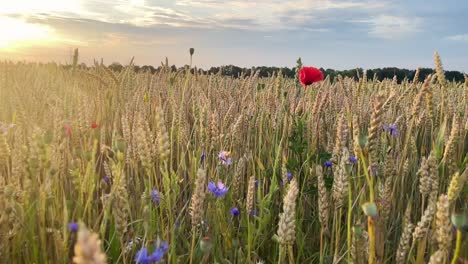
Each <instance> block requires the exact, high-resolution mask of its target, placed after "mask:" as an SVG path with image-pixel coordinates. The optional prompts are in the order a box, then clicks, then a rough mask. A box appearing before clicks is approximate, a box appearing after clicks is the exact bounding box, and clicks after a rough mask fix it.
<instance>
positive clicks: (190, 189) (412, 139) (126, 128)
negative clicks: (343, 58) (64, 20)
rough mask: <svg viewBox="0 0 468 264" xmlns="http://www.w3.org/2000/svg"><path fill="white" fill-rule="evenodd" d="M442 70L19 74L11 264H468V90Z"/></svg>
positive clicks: (2, 237) (7, 117) (5, 137)
mask: <svg viewBox="0 0 468 264" xmlns="http://www.w3.org/2000/svg"><path fill="white" fill-rule="evenodd" d="M435 65H436V68H437V74H434V75H433V76H429V77H428V78H426V80H425V81H424V82H417V81H412V80H396V79H393V80H384V81H377V80H375V79H372V76H367V77H366V76H361V77H360V79H359V80H354V79H350V78H340V77H338V78H336V79H334V80H330V79H328V78H327V79H325V80H324V81H322V82H317V83H314V84H312V85H310V86H307V87H303V86H302V85H301V84H300V83H299V82H298V81H297V80H294V79H287V78H283V77H282V75H281V73H278V74H275V75H274V76H272V77H270V78H259V77H258V75H256V74H253V75H251V76H241V77H240V78H230V77H223V76H220V75H199V74H192V73H190V72H189V71H178V72H173V71H170V69H169V68H163V70H162V71H160V72H157V73H155V74H150V73H141V72H140V73H136V72H135V71H134V70H133V66H132V64H129V65H128V66H126V67H125V68H124V69H123V70H122V71H121V72H113V71H112V70H110V69H109V68H107V67H106V66H103V65H101V64H96V65H94V66H93V67H91V68H90V69H80V68H79V67H77V66H75V67H62V66H59V65H56V64H33V63H10V62H2V63H0V122H1V123H0V126H1V130H0V174H1V177H0V212H1V215H0V263H71V262H74V263H135V262H136V263H156V262H161V263H454V264H455V263H466V261H467V260H466V259H468V254H467V251H468V250H467V248H468V243H467V239H466V237H467V233H466V231H467V225H468V221H467V209H468V208H467V204H468V203H467V201H468V199H467V193H468V190H467V188H466V185H464V183H465V180H466V178H467V177H468V175H467V174H468V171H467V169H466V164H467V160H468V156H467V152H468V80H466V81H465V83H454V82H451V81H449V80H445V78H444V74H443V69H442V65H441V62H440V59H439V58H438V56H437V55H436V56H435ZM465 78H466V77H465ZM415 80H417V78H415ZM457 261H458V262H457Z"/></svg>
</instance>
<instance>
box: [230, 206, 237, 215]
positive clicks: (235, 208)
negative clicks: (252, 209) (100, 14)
mask: <svg viewBox="0 0 468 264" xmlns="http://www.w3.org/2000/svg"><path fill="white" fill-rule="evenodd" d="M231 215H232V216H238V215H239V209H238V208H237V207H233V208H231Z"/></svg>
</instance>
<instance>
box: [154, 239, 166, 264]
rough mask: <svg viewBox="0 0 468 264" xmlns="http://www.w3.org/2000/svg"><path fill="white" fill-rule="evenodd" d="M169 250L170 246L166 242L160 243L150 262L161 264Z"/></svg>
mask: <svg viewBox="0 0 468 264" xmlns="http://www.w3.org/2000/svg"><path fill="white" fill-rule="evenodd" d="M168 249H169V244H167V243H166V242H160V244H159V246H157V247H156V249H155V250H154V252H153V254H151V256H150V257H149V259H150V261H152V262H160V261H161V260H162V259H163V257H164V253H166V251H167V250H168Z"/></svg>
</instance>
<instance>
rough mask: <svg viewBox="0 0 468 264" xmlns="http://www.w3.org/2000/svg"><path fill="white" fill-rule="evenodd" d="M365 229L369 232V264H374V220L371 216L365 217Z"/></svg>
mask: <svg viewBox="0 0 468 264" xmlns="http://www.w3.org/2000/svg"><path fill="white" fill-rule="evenodd" d="M367 228H368V232H369V264H374V260H375V230H374V220H373V219H372V217H371V216H368V217H367Z"/></svg>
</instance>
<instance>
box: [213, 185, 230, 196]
mask: <svg viewBox="0 0 468 264" xmlns="http://www.w3.org/2000/svg"><path fill="white" fill-rule="evenodd" d="M228 190H229V188H227V187H226V186H225V185H224V183H222V182H218V183H216V184H215V183H214V182H209V183H208V191H210V192H212V193H213V194H214V196H215V197H223V196H224V195H225V194H226V193H227V192H228Z"/></svg>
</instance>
